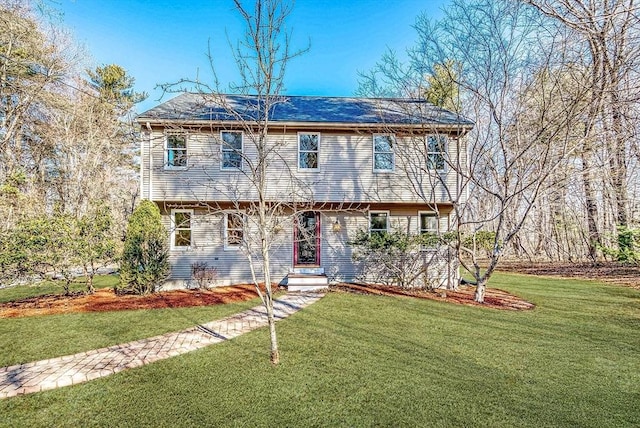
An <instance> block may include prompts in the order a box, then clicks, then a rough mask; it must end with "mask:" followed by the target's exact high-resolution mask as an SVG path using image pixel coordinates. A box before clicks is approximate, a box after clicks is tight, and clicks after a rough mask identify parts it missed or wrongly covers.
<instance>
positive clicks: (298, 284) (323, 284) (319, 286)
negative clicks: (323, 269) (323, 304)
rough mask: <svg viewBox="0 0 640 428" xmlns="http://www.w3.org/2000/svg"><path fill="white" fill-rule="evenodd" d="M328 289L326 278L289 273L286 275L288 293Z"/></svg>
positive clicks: (324, 276)
mask: <svg viewBox="0 0 640 428" xmlns="http://www.w3.org/2000/svg"><path fill="white" fill-rule="evenodd" d="M327 288H329V280H328V279H327V276H326V275H324V274H322V275H310V274H301V273H290V274H289V275H287V289H288V290H289V291H312V290H324V289H327Z"/></svg>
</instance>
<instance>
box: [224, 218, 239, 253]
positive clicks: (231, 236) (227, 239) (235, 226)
mask: <svg viewBox="0 0 640 428" xmlns="http://www.w3.org/2000/svg"><path fill="white" fill-rule="evenodd" d="M243 240H244V215H243V214H241V213H226V214H225V216H224V246H225V248H239V247H240V246H241V245H242V241H243Z"/></svg>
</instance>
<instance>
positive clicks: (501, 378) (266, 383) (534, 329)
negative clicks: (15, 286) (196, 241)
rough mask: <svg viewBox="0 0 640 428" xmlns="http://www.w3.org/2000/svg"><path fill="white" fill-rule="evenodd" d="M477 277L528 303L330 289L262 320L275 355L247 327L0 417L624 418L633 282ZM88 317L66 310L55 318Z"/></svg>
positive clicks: (638, 386)
mask: <svg viewBox="0 0 640 428" xmlns="http://www.w3.org/2000/svg"><path fill="white" fill-rule="evenodd" d="M490 286H493V287H497V288H502V289H505V290H507V291H510V292H513V293H516V294H518V295H520V296H521V297H523V298H525V299H527V300H529V301H532V302H533V303H535V304H536V305H537V308H536V309H535V310H532V311H522V312H515V311H497V310H488V309H485V308H477V307H467V306H456V305H452V304H448V303H440V302H434V301H429V300H417V299H412V298H404V297H379V296H364V295H353V294H344V293H330V294H329V295H327V296H326V297H325V298H324V299H322V300H320V301H319V302H318V303H316V304H314V305H312V306H309V307H308V308H306V309H305V310H303V311H302V312H299V313H297V314H294V315H293V316H292V317H290V318H288V319H285V320H283V321H280V322H279V323H278V328H279V340H280V345H281V352H282V363H281V364H280V365H279V366H277V367H272V366H271V365H270V363H269V357H268V343H269V342H268V341H269V339H268V332H267V330H266V329H264V328H263V329H259V330H256V331H254V332H251V333H248V334H246V335H243V336H241V337H239V338H236V339H234V340H231V341H229V342H226V343H222V344H218V345H214V346H211V347H208V348H205V349H202V350H199V351H196V352H193V353H190V354H187V355H184V356H180V357H176V358H171V359H168V360H164V361H161V362H158V363H154V364H151V365H149V366H145V367H142V368H139V369H133V370H128V371H125V372H122V373H119V374H117V375H114V376H110V377H107V378H103V379H99V380H96V381H92V382H89V383H86V384H82V385H78V386H74V387H69V388H62V389H58V390H53V391H49V392H44V393H39V394H33V395H28V396H22V397H15V398H11V399H7V400H2V401H0V414H1V415H2V418H0V426H29V427H36V426H136V427H137V426H154V427H159V426H252V427H253V426H394V427H396V426H435V427H437V426H490V427H496V426H505V427H513V426H518V427H526V426H536V427H538V426H567V427H575V426H586V427H588V426H592V427H624V426H639V425H640V406H639V405H638V403H640V358H638V355H640V334H638V332H639V331H640V292H639V291H637V290H633V289H629V288H623V287H616V286H607V285H603V284H600V283H597V282H588V281H576V280H560V279H542V278H536V277H529V276H520V275H506V274H500V275H496V276H495V277H494V280H493V281H492V283H491V284H490ZM170 311H175V310H170ZM152 312H154V311H147V312H145V313H143V314H141V317H140V318H139V319H137V322H132V320H127V321H122V322H119V323H120V324H121V325H122V329H121V330H119V331H113V332H112V337H111V338H110V340H111V339H113V340H117V339H118V338H120V337H123V338H124V337H125V336H126V335H129V334H130V332H128V331H127V327H128V328H129V329H134V330H139V328H140V327H138V326H139V325H147V324H149V325H151V324H153V323H159V324H163V323H164V319H163V316H166V314H165V315H163V316H161V315H160V313H159V312H158V314H153V313H152ZM169 313H170V312H169ZM94 315H95V314H78V318H77V320H76V321H74V324H73V325H68V327H74V328H75V326H81V325H83V324H84V323H86V322H89V321H88V320H90V319H91V317H93V316H94ZM119 317H120V314H117V315H115V317H114V319H113V322H116V320H117V319H119ZM49 318H53V317H34V318H31V319H24V320H25V321H24V322H28V323H29V325H25V326H23V327H21V328H22V330H21V332H20V333H17V334H11V333H10V332H8V333H4V332H5V330H13V329H14V328H15V325H11V324H5V323H4V322H5V321H11V322H13V321H18V320H0V322H1V323H0V334H3V335H4V336H2V338H0V343H2V346H3V347H5V346H7V345H5V342H6V341H7V340H12V341H15V342H20V341H25V342H36V343H38V342H42V341H47V340H51V336H50V334H49V333H48V330H49V328H48V327H47V325H46V323H47V322H48V321H47V320H48V319H49ZM194 319H195V318H194ZM74 328H70V330H73V329H74ZM147 328H148V326H147ZM69 333H72V332H69ZM23 334H24V335H26V336H21V335H23ZM57 334H58V335H59V336H58V340H59V342H58V343H57V344H55V345H54V346H51V347H49V348H48V349H47V350H46V352H45V351H44V350H42V349H41V350H40V357H38V358H42V356H43V355H44V354H46V353H47V352H50V353H51V355H49V356H55V355H59V352H57V351H58V348H60V347H61V346H64V344H63V343H62V342H64V331H60V332H59V333H57ZM92 334H100V332H99V331H95V330H92V329H91V328H87V329H86V330H83V332H82V333H80V334H79V335H78V336H74V337H75V338H72V339H69V340H79V339H80V338H81V337H82V336H84V335H92ZM127 340H129V339H127ZM38 346H39V345H38ZM6 351H7V349H6V348H3V349H2V350H1V352H0V355H4V353H5V352H6ZM23 354H24V352H22V354H21V352H15V353H14V357H13V359H18V360H22V359H24V358H25V355H23Z"/></svg>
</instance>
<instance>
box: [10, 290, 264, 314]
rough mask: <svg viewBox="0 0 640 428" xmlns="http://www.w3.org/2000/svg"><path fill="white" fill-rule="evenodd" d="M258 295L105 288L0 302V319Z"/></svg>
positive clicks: (192, 303)
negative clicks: (140, 292)
mask: <svg viewBox="0 0 640 428" xmlns="http://www.w3.org/2000/svg"><path fill="white" fill-rule="evenodd" d="M254 297H257V293H256V290H255V287H254V286H253V285H238V286H233V287H216V288H212V289H210V290H173V291H161V292H158V293H154V294H149V295H146V296H136V295H116V294H115V293H114V292H113V290H112V289H109V288H102V289H99V290H96V292H95V293H93V294H84V293H81V294H75V295H71V296H64V295H47V296H39V297H32V298H29V299H23V300H17V301H14V302H7V303H2V304H0V318H15V317H26V316H32V315H50V314H61V313H71V312H101V311H123V310H128V309H157V308H182V307H187V306H209V305H219V304H223V303H231V302H240V301H244V300H249V299H253V298H254Z"/></svg>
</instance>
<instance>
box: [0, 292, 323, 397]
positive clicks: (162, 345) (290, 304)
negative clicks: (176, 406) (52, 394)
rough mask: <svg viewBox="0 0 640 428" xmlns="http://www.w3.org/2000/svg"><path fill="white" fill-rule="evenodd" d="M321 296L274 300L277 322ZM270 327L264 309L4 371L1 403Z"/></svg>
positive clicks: (296, 295) (289, 296) (0, 369)
mask: <svg viewBox="0 0 640 428" xmlns="http://www.w3.org/2000/svg"><path fill="white" fill-rule="evenodd" d="M322 296H323V294H321V293H289V294H286V295H284V296H283V297H280V298H279V299H277V300H275V301H274V305H273V309H274V315H275V317H276V320H279V319H282V318H286V317H288V316H289V315H291V314H293V313H295V312H297V311H299V310H300V309H302V308H304V307H306V306H308V305H310V304H312V303H315V302H317V301H318V300H319V299H320V298H321V297H322ZM266 325H267V315H266V311H265V308H264V306H263V305H260V306H256V307H254V308H251V309H248V310H246V311H244V312H240V313H238V314H235V315H232V316H229V317H227V318H223V319H220V320H217V321H212V322H210V323H207V324H202V325H198V326H196V327H192V328H189V329H187V330H183V331H179V332H176V333H167V334H163V335H160V336H156V337H150V338H147V339H142V340H136V341H134V342H129V343H124V344H121V345H115V346H110V347H108V348H101V349H94V350H92V351H87V352H81V353H78V354H74V355H67V356H64V357H57V358H52V359H48V360H42V361H34V362H31V363H27V364H19V365H15V366H10V367H0V399H2V398H8V397H14V396H16V395H22V394H30V393H33V392H39V391H46V390H49V389H54V388H61V387H63V386H68V385H75V384H78V383H82V382H88V381H90V380H93V379H97V378H100V377H104V376H109V375H111V374H114V373H118V372H120V371H122V370H125V369H130V368H133V367H139V366H143V365H145V364H149V363H152V362H154V361H158V360H162V359H165V358H170V357H175V356H177V355H181V354H184V353H187V352H191V351H194V350H196V349H200V348H203V347H205V346H209V345H212V344H214V343H219V342H222V341H224V340H228V339H232V338H234V337H237V336H240V335H241V334H243V333H246V332H249V331H251V330H254V329H256V328H259V327H263V326H266Z"/></svg>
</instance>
